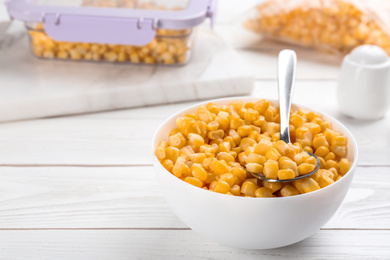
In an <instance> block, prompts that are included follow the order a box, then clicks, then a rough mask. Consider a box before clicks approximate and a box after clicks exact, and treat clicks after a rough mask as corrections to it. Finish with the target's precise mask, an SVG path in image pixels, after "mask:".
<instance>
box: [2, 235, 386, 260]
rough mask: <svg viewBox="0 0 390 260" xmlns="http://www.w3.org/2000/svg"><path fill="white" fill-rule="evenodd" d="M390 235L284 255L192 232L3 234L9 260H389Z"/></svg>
mask: <svg viewBox="0 0 390 260" xmlns="http://www.w3.org/2000/svg"><path fill="white" fill-rule="evenodd" d="M389 238H390V231H389V230H381V231H378V230H348V231H339V230H321V231H318V232H317V233H316V234H314V235H313V236H311V237H309V238H307V239H306V240H304V241H302V242H299V243H297V244H294V245H291V246H288V247H283V248H279V249H269V250H243V249H235V248H231V247H227V246H224V245H220V244H217V243H215V242H213V241H210V240H209V239H207V238H204V237H201V236H199V235H197V234H195V232H193V231H192V230H71V231H70V230H50V231H47V230H12V231H9V230H8V231H0V257H2V258H4V259H29V260H30V259H38V258H44V259H73V260H76V259H94V260H99V259H115V260H120V259H186V260H187V259H243V260H246V259H272V260H282V259H299V260H302V259H340V260H341V259H342V260H349V259H351V260H352V259H353V260H355V259H365V260H366V259H388V257H389V255H390V239H389Z"/></svg>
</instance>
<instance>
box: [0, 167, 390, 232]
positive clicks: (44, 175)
mask: <svg viewBox="0 0 390 260" xmlns="http://www.w3.org/2000/svg"><path fill="white" fill-rule="evenodd" d="M389 173H390V167H358V168H357V171H356V175H355V178H354V180H353V182H352V186H351V188H350V190H349V193H348V195H347V197H346V199H345V201H344V203H343V205H342V206H341V208H340V209H339V211H338V212H337V214H336V215H335V216H334V218H333V219H332V220H331V221H330V222H329V223H328V224H327V225H326V226H325V227H324V228H325V229H335V228H337V229H339V228H348V229H381V228H383V229H390V221H389V219H390V210H389V209H390V202H389V200H388V198H389V197H390V185H389V184H388V182H385V181H382V180H386V179H387V178H388V175H389ZM0 179H1V182H0V229H9V228H12V229H15V228H34V229H37V228H186V227H187V226H186V225H185V224H183V223H182V222H181V221H180V220H179V219H178V218H177V217H176V216H175V215H174V213H173V212H172V211H171V209H170V208H169V206H168V204H167V203H166V201H165V200H164V198H163V195H162V193H161V191H160V188H159V185H158V183H157V182H156V180H155V173H154V169H153V167H150V166H149V167H1V168H0Z"/></svg>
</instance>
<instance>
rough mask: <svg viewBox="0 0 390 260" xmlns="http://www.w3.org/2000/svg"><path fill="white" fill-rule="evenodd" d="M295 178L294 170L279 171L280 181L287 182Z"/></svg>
mask: <svg viewBox="0 0 390 260" xmlns="http://www.w3.org/2000/svg"><path fill="white" fill-rule="evenodd" d="M293 178H295V172H294V171H293V170H292V169H282V170H279V171H278V179H279V180H287V179H293Z"/></svg>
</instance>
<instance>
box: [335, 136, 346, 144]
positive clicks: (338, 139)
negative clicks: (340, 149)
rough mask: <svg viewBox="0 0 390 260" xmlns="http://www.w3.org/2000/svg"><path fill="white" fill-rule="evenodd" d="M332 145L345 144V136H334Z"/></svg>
mask: <svg viewBox="0 0 390 260" xmlns="http://www.w3.org/2000/svg"><path fill="white" fill-rule="evenodd" d="M332 145H338V146H345V145H347V138H345V137H344V136H342V135H339V136H335V137H333V138H332Z"/></svg>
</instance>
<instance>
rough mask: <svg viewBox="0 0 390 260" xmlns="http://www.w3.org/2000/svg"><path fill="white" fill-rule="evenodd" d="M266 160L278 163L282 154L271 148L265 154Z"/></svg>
mask: <svg viewBox="0 0 390 260" xmlns="http://www.w3.org/2000/svg"><path fill="white" fill-rule="evenodd" d="M265 158H267V160H274V161H278V160H279V158H280V153H279V152H278V150H276V149H275V148H274V147H271V148H269V149H268V150H267V152H266V153H265Z"/></svg>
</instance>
